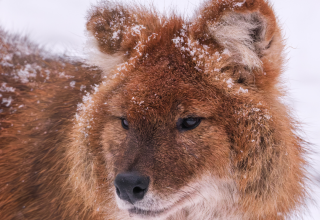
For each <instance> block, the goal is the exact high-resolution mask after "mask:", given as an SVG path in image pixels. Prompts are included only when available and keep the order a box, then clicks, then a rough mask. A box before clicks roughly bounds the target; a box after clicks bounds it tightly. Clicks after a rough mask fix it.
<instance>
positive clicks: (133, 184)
mask: <svg viewBox="0 0 320 220" xmlns="http://www.w3.org/2000/svg"><path fill="white" fill-rule="evenodd" d="M149 183H150V178H149V177H147V176H142V175H140V174H139V173H137V172H127V173H120V174H118V175H117V176H116V179H115V181H114V185H115V187H116V193H117V195H118V197H119V198H120V199H122V200H125V201H128V202H130V203H131V204H133V203H135V202H137V201H139V200H142V199H143V197H144V196H145V194H146V193H147V191H148V187H149Z"/></svg>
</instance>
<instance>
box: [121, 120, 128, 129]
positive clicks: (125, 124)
mask: <svg viewBox="0 0 320 220" xmlns="http://www.w3.org/2000/svg"><path fill="white" fill-rule="evenodd" d="M121 125H122V127H123V128H124V129H126V130H128V129H129V122H128V121H127V119H125V118H122V119H121Z"/></svg>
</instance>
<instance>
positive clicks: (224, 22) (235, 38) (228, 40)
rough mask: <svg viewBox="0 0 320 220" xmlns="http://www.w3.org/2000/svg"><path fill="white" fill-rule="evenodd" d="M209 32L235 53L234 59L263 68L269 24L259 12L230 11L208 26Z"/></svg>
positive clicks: (252, 67)
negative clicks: (262, 57) (262, 58)
mask: <svg viewBox="0 0 320 220" xmlns="http://www.w3.org/2000/svg"><path fill="white" fill-rule="evenodd" d="M208 29H209V33H210V34H211V35H212V36H213V37H214V39H215V40H216V41H217V42H218V43H219V44H220V45H221V46H223V47H224V48H226V49H228V50H229V51H230V52H231V53H232V55H233V61H234V62H237V63H241V64H243V65H245V66H247V67H248V68H249V69H254V68H258V69H259V68H261V66H262V61H261V60H260V58H261V56H262V53H263V50H264V49H265V48H266V47H267V45H268V44H269V42H268V41H266V40H265V35H266V29H267V24H266V21H264V20H263V18H262V17H261V16H259V14H258V13H249V14H242V13H229V14H226V15H224V16H222V17H221V19H220V21H219V22H218V23H214V24H210V25H209V26H208Z"/></svg>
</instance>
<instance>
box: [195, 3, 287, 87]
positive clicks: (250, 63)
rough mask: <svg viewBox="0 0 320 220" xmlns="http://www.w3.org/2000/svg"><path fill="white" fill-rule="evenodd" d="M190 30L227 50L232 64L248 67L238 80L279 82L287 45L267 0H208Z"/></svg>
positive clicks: (263, 82)
mask: <svg viewBox="0 0 320 220" xmlns="http://www.w3.org/2000/svg"><path fill="white" fill-rule="evenodd" d="M191 33H192V35H193V38H195V39H198V40H199V41H200V42H205V41H214V43H216V44H218V45H219V46H220V47H221V48H223V49H224V50H225V51H227V52H228V54H229V55H230V56H229V61H228V65H229V66H232V67H238V68H239V67H240V68H242V69H244V70H247V74H238V77H239V79H238V80H236V82H238V81H239V82H243V81H246V80H247V79H249V78H251V80H249V81H252V82H254V83H255V84H256V85H257V86H261V87H265V88H266V86H269V87H270V86H271V85H274V84H275V83H276V81H277V80H276V78H277V77H278V75H279V74H280V73H281V69H282V64H283V48H284V46H283V41H282V36H281V32H280V28H279V27H278V25H277V20H276V17H275V15H274V13H273V10H272V8H271V6H270V5H269V4H268V3H267V2H266V1H264V0H212V1H208V2H207V3H206V4H205V5H204V7H203V8H202V9H201V10H199V14H198V17H197V19H196V20H195V22H194V24H193V25H192V28H191ZM226 68H227V67H226ZM235 72H236V71H235ZM253 74H254V75H253ZM247 82H248V80H247Z"/></svg>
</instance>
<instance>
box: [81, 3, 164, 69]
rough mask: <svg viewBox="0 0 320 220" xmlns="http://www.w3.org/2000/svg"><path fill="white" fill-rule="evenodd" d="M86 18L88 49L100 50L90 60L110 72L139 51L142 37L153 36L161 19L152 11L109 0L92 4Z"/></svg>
mask: <svg viewBox="0 0 320 220" xmlns="http://www.w3.org/2000/svg"><path fill="white" fill-rule="evenodd" d="M87 19H88V21H87V30H88V33H89V39H90V40H89V46H90V48H89V49H93V48H98V49H99V51H100V53H95V54H93V56H91V60H93V62H94V63H95V64H96V65H98V66H100V67H102V68H103V69H104V70H106V69H108V71H109V70H110V68H111V67H114V66H115V65H116V64H119V63H121V62H123V61H124V60H126V59H128V58H130V57H132V56H135V53H137V52H138V53H139V49H137V45H138V44H139V42H140V40H141V39H145V38H146V37H147V36H150V34H152V33H153V30H154V29H155V26H157V25H158V23H159V22H160V21H159V19H158V16H157V14H156V13H155V12H154V11H153V10H148V9H146V8H143V7H142V6H138V5H126V6H125V5H122V4H121V3H117V2H115V1H108V0H105V1H101V2H100V4H98V5H97V6H94V7H92V9H91V10H90V11H89V15H88V18H87ZM92 44H93V45H92ZM105 72H106V71H105Z"/></svg>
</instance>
